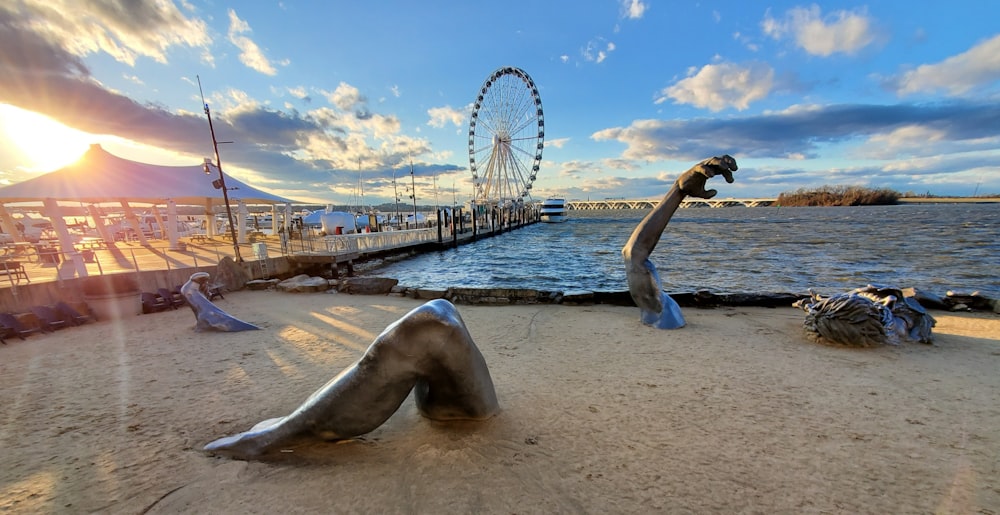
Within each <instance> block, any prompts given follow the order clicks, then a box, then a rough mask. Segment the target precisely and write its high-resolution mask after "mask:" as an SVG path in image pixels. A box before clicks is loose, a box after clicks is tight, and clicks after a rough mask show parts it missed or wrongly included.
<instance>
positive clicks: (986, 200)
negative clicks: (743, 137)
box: [566, 197, 1000, 210]
mask: <svg viewBox="0 0 1000 515" xmlns="http://www.w3.org/2000/svg"><path fill="white" fill-rule="evenodd" d="M659 203H660V199H643V200H634V199H633V200H628V199H604V200H570V201H567V202H566V205H567V207H568V208H569V209H570V210H587V209H652V208H654V207H656V205H657V204H659ZM777 203H778V199H777V197H775V198H732V197H729V198H711V199H707V200H706V199H702V198H693V197H687V198H685V199H684V200H683V201H681V207H682V208H685V207H735V206H743V207H768V206H774V205H777ZM896 203H897V204H995V203H1000V197H900V198H899V200H897V201H896Z"/></svg>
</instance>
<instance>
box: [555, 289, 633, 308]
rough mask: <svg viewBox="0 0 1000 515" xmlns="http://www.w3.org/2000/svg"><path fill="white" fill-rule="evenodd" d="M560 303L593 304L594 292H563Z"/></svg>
mask: <svg viewBox="0 0 1000 515" xmlns="http://www.w3.org/2000/svg"><path fill="white" fill-rule="evenodd" d="M630 298H631V297H630ZM562 303H563V304H573V305H578V304H593V303H594V292H592V291H586V290H572V291H567V292H564V293H563V295H562Z"/></svg>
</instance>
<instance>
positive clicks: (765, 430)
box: [0, 291, 1000, 514]
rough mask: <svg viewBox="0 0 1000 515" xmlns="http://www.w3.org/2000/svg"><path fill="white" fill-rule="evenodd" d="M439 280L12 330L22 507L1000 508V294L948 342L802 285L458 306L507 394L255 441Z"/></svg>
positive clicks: (0, 370) (6, 388)
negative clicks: (747, 298)
mask: <svg viewBox="0 0 1000 515" xmlns="http://www.w3.org/2000/svg"><path fill="white" fill-rule="evenodd" d="M420 303H421V301H418V300H413V299H408V298H400V297H390V296H363V295H347V294H343V293H332V294H331V293H310V294H293V293H283V292H277V291H241V292H233V293H229V294H227V295H226V298H225V299H224V300H219V301H217V305H218V306H219V307H221V308H222V309H223V310H225V311H227V312H228V313H230V314H232V315H233V316H236V317H238V318H240V319H242V320H246V321H248V322H252V323H255V324H257V325H259V326H261V327H262V330H260V331H252V332H243V333H196V332H194V330H193V327H194V322H195V320H194V315H193V314H192V312H191V310H190V309H187V308H182V309H179V310H176V311H168V312H163V313H154V314H148V315H142V316H135V317H130V318H128V319H127V320H125V321H123V322H121V323H115V322H113V321H108V320H103V321H100V322H97V323H92V324H88V325H85V326H81V327H72V328H67V329H63V330H59V331H57V332H55V333H51V334H41V335H32V336H29V337H28V338H27V340H25V341H20V340H17V339H13V340H8V342H7V345H3V346H0V391H2V392H3V399H4V401H3V402H2V403H0V415H2V421H3V425H2V429H0V445H2V448H3V460H2V465H0V470H2V471H0V511H10V512H17V513H92V512H100V513H132V514H139V513H656V512H660V513H873V514H874V513H982V514H994V513H1000V486H998V485H1000V374H998V373H997V370H998V364H1000V316H998V315H995V314H990V313H944V312H938V311H935V312H932V314H933V315H934V316H935V318H937V321H938V324H937V327H936V328H935V329H934V335H935V344H934V345H921V344H906V345H902V346H899V347H883V348H874V349H848V348H840V347H830V346H823V345H819V344H816V343H813V342H811V341H809V340H808V339H807V338H806V337H805V335H804V333H803V330H802V321H803V318H804V313H803V312H802V311H800V310H797V309H794V308H791V307H789V308H778V309H767V308H745V307H738V308H716V309H711V310H699V309H691V308H688V309H686V310H685V315H686V316H687V319H688V326H687V327H685V328H683V329H680V330H674V331H661V330H655V329H650V328H647V327H644V326H642V325H641V324H640V323H639V321H638V311H637V309H636V308H631V307H620V306H609V305H594V306H565V305H548V304H547V305H524V306H503V307H497V306H464V305H462V306H458V308H459V311H460V313H461V315H462V317H463V318H464V320H465V322H466V324H467V326H468V328H469V330H470V332H471V334H472V336H473V338H474V339H475V341H476V343H477V345H478V346H479V348H480V350H481V351H482V353H483V355H484V356H485V358H486V361H487V363H488V365H489V368H490V372H491V375H492V377H493V381H494V383H495V385H496V391H497V396H498V398H499V401H500V404H501V409H502V411H501V412H500V413H499V414H498V415H497V416H495V417H493V418H492V419H490V420H488V421H485V422H458V423H440V422H433V421H430V420H427V419H424V418H423V417H421V416H420V415H419V413H418V412H417V409H416V407H415V405H414V403H413V400H412V396H411V398H410V399H407V400H406V401H405V402H404V403H403V405H402V407H401V408H400V409H399V411H397V412H396V414H395V415H393V416H392V418H390V419H389V420H388V421H387V422H386V423H385V424H383V425H382V426H381V427H379V428H378V429H377V430H375V431H373V432H371V433H369V434H366V435H364V436H362V437H359V438H355V439H352V440H348V441H342V442H322V441H318V442H312V443H306V444H302V445H299V446H295V447H292V448H289V449H283V450H282V451H281V452H280V453H275V454H273V455H270V456H268V457H267V458H266V459H263V460H257V461H239V460H233V459H229V458H222V457H216V456H211V455H208V454H206V453H204V452H202V451H201V449H202V447H203V446H204V445H205V444H206V443H208V442H209V441H212V440H214V439H216V438H219V437H221V436H225V435H229V434H233V433H236V432H240V431H244V430H247V429H249V428H250V427H251V426H253V425H254V424H256V423H257V422H260V421H261V420H264V419H267V418H272V417H278V416H282V415H286V414H288V413H290V412H291V411H292V410H293V409H294V408H295V407H297V406H298V405H299V404H300V403H301V402H302V401H303V400H305V398H306V397H307V396H308V395H309V394H310V393H312V392H313V391H314V390H316V389H317V388H319V387H320V386H322V385H323V384H324V383H325V382H327V381H328V380H329V379H330V378H332V377H333V376H334V375H335V374H337V373H338V372H339V371H340V370H341V369H343V368H344V367H346V366H348V365H349V364H351V363H352V362H353V361H354V360H356V359H357V358H358V357H359V356H360V355H361V354H362V353H363V352H364V350H365V348H366V347H367V346H368V345H369V344H370V343H371V342H372V340H373V339H374V338H375V336H376V335H377V334H378V333H380V332H381V331H382V330H383V329H384V328H385V327H386V325H388V324H390V323H391V322H393V321H395V320H397V319H398V318H399V317H400V316H402V315H403V314H405V313H406V312H408V311H409V310H410V309H412V308H414V307H416V306H418V305H419V304H420Z"/></svg>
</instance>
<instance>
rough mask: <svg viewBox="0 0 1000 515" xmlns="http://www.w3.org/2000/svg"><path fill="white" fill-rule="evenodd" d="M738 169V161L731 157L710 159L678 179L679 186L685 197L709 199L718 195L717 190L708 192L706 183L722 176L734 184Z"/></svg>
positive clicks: (723, 156)
mask: <svg viewBox="0 0 1000 515" xmlns="http://www.w3.org/2000/svg"><path fill="white" fill-rule="evenodd" d="M737 169H738V167H737V166H736V160H735V159H733V158H732V156H729V155H722V156H715V157H710V158H708V159H706V160H704V161H702V162H700V163H698V164H696V165H694V166H692V167H691V168H690V169H689V170H688V171H686V172H684V173H682V174H681V176H680V177H679V178H678V179H677V185H678V187H680V190H681V192H682V193H684V194H685V195H690V196H692V197H698V198H704V199H709V198H712V197H714V196H715V195H716V193H718V191H716V190H706V189H705V182H707V181H708V179H709V178H710V177H715V176H716V175H721V176H723V177H725V178H726V182H728V183H730V184H732V182H733V181H734V180H735V179H734V178H733V172H735V171H736V170H737Z"/></svg>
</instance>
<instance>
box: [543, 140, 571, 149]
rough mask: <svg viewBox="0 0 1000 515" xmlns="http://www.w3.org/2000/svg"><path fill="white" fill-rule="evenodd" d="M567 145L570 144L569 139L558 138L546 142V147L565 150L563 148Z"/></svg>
mask: <svg viewBox="0 0 1000 515" xmlns="http://www.w3.org/2000/svg"><path fill="white" fill-rule="evenodd" d="M566 143H569V138H556V139H552V140H545V146H546V147H553V148H563V146H564V145H565V144H566Z"/></svg>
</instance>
